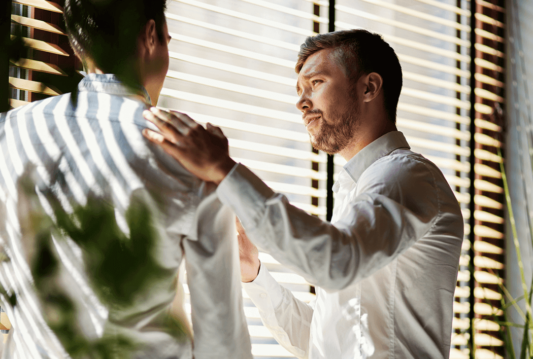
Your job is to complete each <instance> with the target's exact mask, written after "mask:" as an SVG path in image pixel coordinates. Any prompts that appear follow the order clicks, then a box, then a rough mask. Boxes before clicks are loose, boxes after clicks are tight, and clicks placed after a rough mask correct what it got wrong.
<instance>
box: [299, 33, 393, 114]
mask: <svg viewBox="0 0 533 359" xmlns="http://www.w3.org/2000/svg"><path fill="white" fill-rule="evenodd" d="M324 49H339V52H338V55H339V60H340V62H341V65H342V66H344V69H345V72H346V75H347V76H348V77H349V78H350V80H351V81H353V83H354V84H355V82H356V81H357V80H358V79H359V76H361V75H362V74H369V73H372V72H376V73H378V74H380V75H381V77H382V78H383V96H384V99H385V109H386V111H387V113H388V115H389V118H390V119H391V121H393V122H396V108H397V107H398V99H399V97H400V92H401V90H402V82H403V81H402V67H401V66H400V61H399V60H398V57H397V56H396V53H395V52H394V50H393V49H392V47H391V46H390V45H389V44H388V43H387V42H385V40H383V38H382V37H381V36H380V35H378V34H374V33H371V32H369V31H366V30H361V29H356V30H346V31H336V32H330V33H327V34H320V35H316V36H310V37H308V38H307V39H306V40H305V42H304V43H303V44H302V45H301V46H300V52H299V53H298V61H297V62H296V68H295V70H296V73H300V70H301V69H302V67H303V65H304V63H305V61H306V60H307V58H308V57H309V56H311V55H312V54H314V53H315V52H317V51H320V50H324Z"/></svg>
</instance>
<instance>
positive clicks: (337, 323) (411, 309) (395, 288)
mask: <svg viewBox="0 0 533 359" xmlns="http://www.w3.org/2000/svg"><path fill="white" fill-rule="evenodd" d="M333 190H334V191H335V193H336V197H335V208H334V212H333V219H332V223H331V224H329V223H327V222H323V221H322V220H320V219H319V218H316V217H313V216H310V215H308V214H307V213H305V212H304V211H302V210H299V209H297V208H295V207H293V206H291V205H290V204H289V202H288V201H287V199H286V198H285V197H284V196H283V195H280V194H277V193H274V192H273V191H272V190H271V189H270V188H268V187H267V186H266V185H265V184H264V183H263V182H262V181H261V180H259V179H258V178H257V177H256V176H255V175H254V174H253V173H252V172H250V171H249V170H248V169H247V168H246V167H244V166H242V165H237V166H236V167H234V168H233V170H232V171H231V172H230V174H229V175H228V176H227V177H226V178H225V179H224V181H223V182H222V183H221V184H220V185H219V187H218V189H217V192H218V193H219V197H220V199H221V201H222V202H223V203H225V204H227V205H229V206H231V207H232V208H233V210H234V211H235V213H236V214H237V216H238V217H239V218H240V220H241V222H242V223H243V226H244V228H245V230H246V232H247V234H248V236H249V237H250V239H251V240H252V241H253V242H254V243H255V244H256V245H257V246H259V248H261V249H263V250H264V251H266V252H267V253H269V254H270V255H272V256H273V257H274V258H275V259H277V260H278V261H279V262H280V263H281V264H283V265H285V266H287V267H289V268H291V269H292V270H294V271H295V272H296V273H298V274H301V275H302V276H303V277H304V278H305V279H306V280H307V281H308V282H309V283H311V284H313V285H315V286H317V288H316V293H317V297H316V303H315V304H314V306H310V305H308V304H306V303H303V302H301V301H299V300H297V299H296V298H295V297H294V296H293V295H292V294H291V292H290V291H289V290H287V289H285V288H283V287H282V286H280V285H279V284H278V283H277V282H276V281H275V280H274V279H273V278H272V276H271V275H270V274H269V273H268V271H267V270H266V268H265V267H264V266H261V269H260V273H259V275H258V277H257V278H256V279H255V281H254V282H252V283H246V284H245V289H246V291H247V293H248V294H249V295H250V298H251V299H252V301H253V302H254V304H255V305H256V306H257V307H258V309H259V312H260V315H261V318H262V320H263V323H264V324H265V326H266V327H268V328H269V329H270V331H271V332H272V334H273V336H274V337H275V338H276V340H277V341H278V342H279V343H280V344H281V345H283V346H284V347H285V348H286V349H287V350H289V351H290V352H291V353H293V354H294V355H295V356H297V357H298V358H310V359H352V358H372V359H378V358H379V359H381V358H383V359H385V358H387V359H391V358H397V359H409V358H413V359H426V358H428V359H429V358H431V359H435V358H437V359H440V358H448V356H449V350H450V340H451V333H452V319H453V301H454V291H455V287H456V279H457V270H458V264H459V256H460V252H461V243H462V240H463V219H462V215H461V211H460V207H459V205H458V203H457V200H456V199H455V196H454V194H453V192H452V190H451V189H450V186H449V185H448V183H447V181H446V180H445V178H444V176H443V175H442V173H441V172H440V170H439V169H438V168H437V167H436V166H435V165H434V164H433V163H431V162H430V161H429V160H427V159H425V158H424V157H423V156H421V155H419V154H416V153H414V152H412V151H410V149H409V145H408V143H407V141H406V140H405V137H404V136H403V134H402V133H401V132H397V131H394V132H390V133H388V134H386V135H384V136H382V137H380V138H378V139H377V140H375V141H374V142H372V143H371V144H370V145H368V146H366V147H365V148H364V149H363V150H361V151H360V152H359V153H358V154H357V155H356V156H354V157H353V158H352V159H351V160H350V161H348V163H347V164H346V165H345V166H344V169H343V170H342V171H341V173H340V174H339V178H338V181H337V182H336V183H335V185H334V187H333Z"/></svg>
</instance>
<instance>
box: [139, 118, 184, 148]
mask: <svg viewBox="0 0 533 359" xmlns="http://www.w3.org/2000/svg"><path fill="white" fill-rule="evenodd" d="M143 116H144V118H145V119H146V120H147V121H150V122H152V123H153V124H154V125H156V127H157V128H158V129H159V131H161V135H162V136H163V137H164V138H165V139H166V140H167V141H169V142H171V143H174V144H175V145H177V146H179V144H180V143H181V140H182V139H183V134H181V133H180V132H179V131H178V130H177V129H176V127H175V126H173V125H172V124H171V123H169V122H167V121H166V120H165V119H163V118H162V116H163V115H162V114H158V115H155V114H154V113H153V112H151V111H144V112H143Z"/></svg>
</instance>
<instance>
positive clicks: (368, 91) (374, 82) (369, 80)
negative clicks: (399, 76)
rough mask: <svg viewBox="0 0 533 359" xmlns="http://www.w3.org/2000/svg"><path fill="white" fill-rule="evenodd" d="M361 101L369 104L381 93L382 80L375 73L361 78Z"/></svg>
mask: <svg viewBox="0 0 533 359" xmlns="http://www.w3.org/2000/svg"><path fill="white" fill-rule="evenodd" d="M363 86H364V92H363V101H364V102H370V101H372V100H374V99H375V98H376V97H378V95H379V94H380V93H381V90H382V88H383V78H382V77H381V75H380V74H378V73H376V72H371V73H369V74H368V75H365V76H364V78H363Z"/></svg>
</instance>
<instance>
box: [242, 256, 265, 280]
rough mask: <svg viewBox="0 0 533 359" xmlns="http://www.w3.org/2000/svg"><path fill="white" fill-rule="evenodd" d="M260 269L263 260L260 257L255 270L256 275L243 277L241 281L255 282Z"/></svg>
mask: <svg viewBox="0 0 533 359" xmlns="http://www.w3.org/2000/svg"><path fill="white" fill-rule="evenodd" d="M260 270H261V261H260V260H259V259H258V260H257V270H254V271H253V272H254V273H255V275H254V276H247V277H241V282H243V283H251V282H253V281H254V280H256V279H257V277H258V276H259V271H260Z"/></svg>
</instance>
